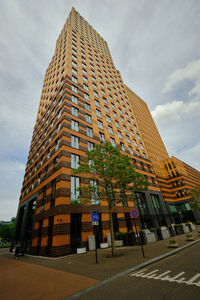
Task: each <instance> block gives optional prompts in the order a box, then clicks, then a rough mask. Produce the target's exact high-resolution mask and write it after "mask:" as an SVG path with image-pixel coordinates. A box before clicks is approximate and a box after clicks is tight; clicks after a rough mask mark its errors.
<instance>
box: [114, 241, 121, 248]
mask: <svg viewBox="0 0 200 300" xmlns="http://www.w3.org/2000/svg"><path fill="white" fill-rule="evenodd" d="M115 246H116V247H122V246H123V241H122V240H117V241H115Z"/></svg>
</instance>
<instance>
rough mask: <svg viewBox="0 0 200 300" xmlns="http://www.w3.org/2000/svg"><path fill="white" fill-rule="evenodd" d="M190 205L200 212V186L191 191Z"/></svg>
mask: <svg viewBox="0 0 200 300" xmlns="http://www.w3.org/2000/svg"><path fill="white" fill-rule="evenodd" d="M189 194H190V196H191V200H190V205H191V207H192V208H193V209H195V210H200V186H195V187H194V188H193V189H191V190H190V193H189Z"/></svg>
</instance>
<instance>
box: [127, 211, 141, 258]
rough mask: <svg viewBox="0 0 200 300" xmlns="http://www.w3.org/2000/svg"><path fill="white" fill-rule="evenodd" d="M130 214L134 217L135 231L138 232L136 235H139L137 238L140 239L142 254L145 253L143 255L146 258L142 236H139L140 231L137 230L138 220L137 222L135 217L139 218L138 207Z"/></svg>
mask: <svg viewBox="0 0 200 300" xmlns="http://www.w3.org/2000/svg"><path fill="white" fill-rule="evenodd" d="M130 215H131V217H132V218H133V222H134V226H135V232H136V235H137V240H138V243H139V245H140V246H141V250H142V255H143V257H144V258H145V255H144V248H143V245H142V242H141V239H140V236H139V234H138V231H137V225H136V222H135V219H137V218H138V217H139V211H138V210H137V209H132V210H131V213H130Z"/></svg>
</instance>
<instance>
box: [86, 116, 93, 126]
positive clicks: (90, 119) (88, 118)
mask: <svg viewBox="0 0 200 300" xmlns="http://www.w3.org/2000/svg"><path fill="white" fill-rule="evenodd" d="M85 120H86V122H88V123H90V124H91V123H92V118H91V116H90V115H88V114H86V115H85Z"/></svg>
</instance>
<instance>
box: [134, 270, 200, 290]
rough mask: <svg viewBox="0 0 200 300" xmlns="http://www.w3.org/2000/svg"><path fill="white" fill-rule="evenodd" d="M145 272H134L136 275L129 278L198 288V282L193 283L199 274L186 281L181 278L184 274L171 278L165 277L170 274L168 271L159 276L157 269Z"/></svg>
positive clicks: (199, 283)
mask: <svg viewBox="0 0 200 300" xmlns="http://www.w3.org/2000/svg"><path fill="white" fill-rule="evenodd" d="M146 271H148V269H144V270H141V271H139V272H136V273H131V274H130V276H135V277H141V278H148V279H155V280H162V281H169V282H176V283H185V284H188V285H196V286H198V287H200V281H199V282H195V280H196V279H198V278H199V277H200V273H197V274H196V275H194V276H193V277H192V278H190V279H189V280H187V279H186V278H185V277H181V276H182V275H183V274H185V272H180V273H179V274H177V275H176V276H173V277H171V276H169V275H167V274H169V273H171V272H172V271H170V270H167V271H165V272H164V273H162V274H160V275H158V274H156V273H157V272H159V270H158V269H156V270H153V271H150V272H148V273H146ZM145 273H146V274H145ZM157 275H158V276H157ZM180 277H181V278H180Z"/></svg>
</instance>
